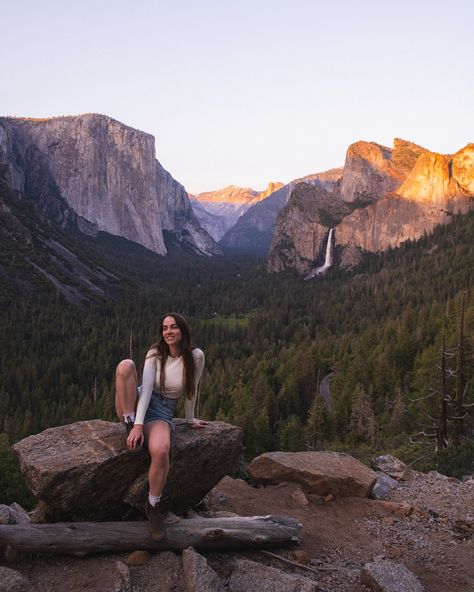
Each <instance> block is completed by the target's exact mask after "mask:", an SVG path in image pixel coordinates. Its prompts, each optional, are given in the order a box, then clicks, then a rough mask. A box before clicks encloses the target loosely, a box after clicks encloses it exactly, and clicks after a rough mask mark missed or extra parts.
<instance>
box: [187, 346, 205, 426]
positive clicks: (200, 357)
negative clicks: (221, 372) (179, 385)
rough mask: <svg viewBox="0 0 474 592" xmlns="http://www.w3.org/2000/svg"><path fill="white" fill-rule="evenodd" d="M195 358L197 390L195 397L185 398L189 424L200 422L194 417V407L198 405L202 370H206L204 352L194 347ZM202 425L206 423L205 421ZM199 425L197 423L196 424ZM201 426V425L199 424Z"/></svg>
mask: <svg viewBox="0 0 474 592" xmlns="http://www.w3.org/2000/svg"><path fill="white" fill-rule="evenodd" d="M193 358H194V384H195V385H196V391H195V393H194V397H193V398H192V399H188V397H186V398H185V399H184V417H185V419H186V422H187V423H189V424H191V425H192V424H194V423H200V421H199V420H195V419H194V407H195V405H196V395H197V392H198V386H199V381H200V380H201V376H202V372H203V370H204V362H205V357H204V352H203V351H202V350H201V349H199V348H196V349H193ZM202 425H206V424H205V423H204V424H202ZM196 427H197V425H196ZM199 427H200V426H199Z"/></svg>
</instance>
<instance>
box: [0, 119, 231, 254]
mask: <svg viewBox="0 0 474 592" xmlns="http://www.w3.org/2000/svg"><path fill="white" fill-rule="evenodd" d="M0 164H3V165H4V166H6V169H7V171H8V175H7V176H8V179H9V184H10V188H11V189H12V190H13V191H16V192H17V193H18V194H19V195H21V196H22V197H25V198H26V199H28V200H31V201H33V202H35V204H36V205H37V206H38V207H39V208H40V209H41V210H42V211H43V212H45V213H46V214H47V215H48V216H49V217H50V218H51V219H53V220H54V221H55V222H57V223H59V224H60V225H61V226H63V227H68V226H71V227H76V228H78V229H79V230H81V231H82V232H86V233H97V232H98V231H104V232H107V233H109V234H112V235H117V236H121V237H124V238H126V239H128V240H131V241H134V242H136V243H138V244H140V245H143V246H144V247H146V248H148V249H150V250H152V251H154V252H156V253H159V254H162V255H164V254H166V251H167V250H166V246H165V242H164V238H163V230H168V231H170V232H172V233H175V234H176V235H177V236H178V237H179V238H180V239H181V240H182V241H183V242H184V243H187V246H188V247H191V248H192V249H193V250H194V251H197V252H199V253H201V254H206V255H215V254H218V253H219V252H220V251H219V249H218V247H217V245H216V244H215V242H214V241H213V239H212V238H211V237H210V236H209V235H208V234H207V233H206V232H205V231H204V230H203V229H202V228H201V226H200V225H199V222H198V221H197V219H196V217H195V215H194V212H193V210H192V208H191V205H190V202H189V198H188V196H187V193H186V191H185V189H184V187H183V186H182V185H180V184H179V183H178V182H177V181H175V180H174V179H173V177H172V176H171V175H170V174H169V173H168V172H167V171H165V170H164V169H163V167H162V166H161V165H160V163H159V162H158V161H157V160H156V154H155V140H154V138H153V136H151V135H150V134H147V133H144V132H142V131H139V130H136V129H133V128H131V127H128V126H126V125H124V124H122V123H120V122H118V121H115V120H114V119H112V118H110V117H107V116H104V115H97V114H86V115H79V116H72V117H54V118H51V119H17V118H5V117H3V118H0Z"/></svg>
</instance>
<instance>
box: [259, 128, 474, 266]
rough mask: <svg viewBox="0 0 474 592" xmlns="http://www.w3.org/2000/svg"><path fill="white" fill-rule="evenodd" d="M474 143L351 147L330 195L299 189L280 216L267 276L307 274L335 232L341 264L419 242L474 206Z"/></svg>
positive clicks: (316, 263) (355, 145) (371, 144)
mask: <svg viewBox="0 0 474 592" xmlns="http://www.w3.org/2000/svg"><path fill="white" fill-rule="evenodd" d="M473 197H474V145H473V144H469V145H467V146H466V147H465V148H463V149H462V150H459V151H458V152H456V154H454V155H443V154H437V153H433V152H429V151H428V150H426V149H424V148H421V147H420V146H417V145H416V144H413V143H411V142H406V141H404V140H399V139H396V140H395V141H394V146H393V148H387V147H384V146H380V145H379V144H375V143H373V142H357V143H356V144H354V145H352V146H350V147H349V149H348V151H347V157H346V162H345V166H344V170H343V174H342V177H341V180H340V182H339V183H336V184H335V185H333V187H332V188H331V190H330V191H326V192H325V193H324V194H323V193H322V192H321V191H320V190H317V189H315V188H314V187H313V188H312V187H310V186H309V185H306V187H302V186H297V187H296V188H295V189H294V190H293V192H292V193H291V196H290V199H289V201H288V204H287V205H286V207H285V208H283V209H282V210H281V212H280V213H279V215H278V221H277V225H276V229H275V233H274V235H273V238H272V243H271V247H270V252H269V255H268V259H267V269H268V271H272V272H278V271H283V270H284V269H293V268H295V269H297V270H298V271H299V272H300V273H308V272H310V271H311V270H312V269H314V268H315V267H317V266H318V265H320V264H321V262H322V260H323V259H324V253H325V247H326V242H327V236H328V233H329V229H330V228H334V229H335V230H334V237H333V241H334V246H335V247H336V254H337V257H336V259H337V263H338V264H339V265H342V266H343V267H351V266H353V265H355V264H357V263H358V262H359V261H360V258H361V254H362V253H363V252H364V251H371V252H377V251H383V250H386V249H388V248H395V247H398V246H399V245H400V244H401V243H402V242H404V241H406V240H416V239H418V238H420V237H421V236H423V234H425V233H428V232H431V231H432V230H433V228H434V227H435V226H436V225H437V224H445V223H447V222H449V221H450V220H451V219H452V216H453V214H459V213H463V212H467V211H468V210H469V209H470V208H471V207H472V206H473V205H474V199H473Z"/></svg>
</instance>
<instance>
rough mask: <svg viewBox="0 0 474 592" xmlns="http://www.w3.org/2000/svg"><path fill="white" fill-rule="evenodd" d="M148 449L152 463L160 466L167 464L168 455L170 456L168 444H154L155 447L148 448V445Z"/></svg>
mask: <svg viewBox="0 0 474 592" xmlns="http://www.w3.org/2000/svg"><path fill="white" fill-rule="evenodd" d="M148 451H149V453H150V456H151V459H152V461H153V462H154V463H156V464H158V465H160V466H164V465H167V464H168V462H169V457H170V449H169V446H163V445H162V446H156V447H152V448H151V449H150V447H148Z"/></svg>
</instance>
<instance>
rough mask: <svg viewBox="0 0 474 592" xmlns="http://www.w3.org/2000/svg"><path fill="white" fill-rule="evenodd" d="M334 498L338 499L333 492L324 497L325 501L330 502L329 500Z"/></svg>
mask: <svg viewBox="0 0 474 592" xmlns="http://www.w3.org/2000/svg"><path fill="white" fill-rule="evenodd" d="M334 499H336V498H335V497H334V496H333V495H332V494H331V493H330V494H329V495H325V496H324V497H323V500H324V503H325V504H328V503H329V502H332V501H333V500H334Z"/></svg>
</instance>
